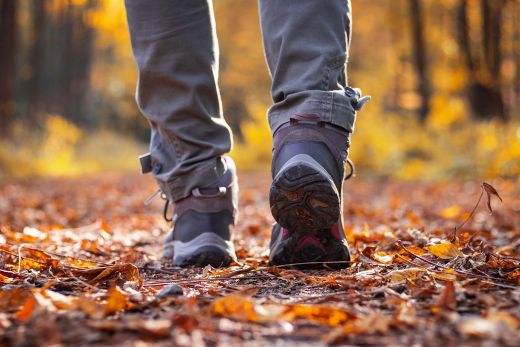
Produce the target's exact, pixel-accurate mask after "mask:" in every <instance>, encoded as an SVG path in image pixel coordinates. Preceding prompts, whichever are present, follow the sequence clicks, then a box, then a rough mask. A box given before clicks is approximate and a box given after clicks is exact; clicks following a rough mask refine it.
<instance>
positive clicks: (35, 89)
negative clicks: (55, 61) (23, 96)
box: [27, 0, 47, 121]
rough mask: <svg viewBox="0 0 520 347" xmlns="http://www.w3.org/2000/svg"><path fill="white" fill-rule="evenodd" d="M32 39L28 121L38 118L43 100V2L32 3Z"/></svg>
mask: <svg viewBox="0 0 520 347" xmlns="http://www.w3.org/2000/svg"><path fill="white" fill-rule="evenodd" d="M32 6H33V14H32V18H33V27H32V31H33V38H34V43H33V45H32V47H31V48H30V54H29V61H30V68H31V77H30V79H29V81H28V96H29V97H28V103H29V105H28V115H27V117H28V119H29V120H31V121H35V120H37V119H38V118H39V116H40V114H41V111H42V110H41V109H42V106H43V105H42V100H44V99H45V97H43V96H42V95H41V92H42V89H44V88H41V85H42V84H43V81H42V72H43V69H42V66H43V62H44V60H45V55H44V53H45V32H44V29H45V22H46V21H47V20H46V15H47V13H46V11H45V1H41V0H34V1H33V5H32Z"/></svg>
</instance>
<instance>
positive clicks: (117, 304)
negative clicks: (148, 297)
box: [104, 287, 128, 315]
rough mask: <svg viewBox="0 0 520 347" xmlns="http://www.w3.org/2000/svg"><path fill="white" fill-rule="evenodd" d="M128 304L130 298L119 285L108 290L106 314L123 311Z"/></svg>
mask: <svg viewBox="0 0 520 347" xmlns="http://www.w3.org/2000/svg"><path fill="white" fill-rule="evenodd" d="M127 305H128V299H127V297H126V295H125V292H123V291H122V290H121V289H120V288H119V287H112V288H110V289H109V290H108V299H107V303H106V305H105V310H104V312H105V315H110V314H113V313H117V312H119V311H123V310H124V309H125V308H126V307H127Z"/></svg>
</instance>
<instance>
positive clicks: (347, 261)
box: [259, 260, 353, 270]
mask: <svg viewBox="0 0 520 347" xmlns="http://www.w3.org/2000/svg"><path fill="white" fill-rule="evenodd" d="M350 263H353V261H351V260H336V261H309V262H304V263H291V264H283V265H275V266H261V267H259V269H261V270H267V269H271V268H273V267H277V268H284V267H293V266H302V265H327V264H350Z"/></svg>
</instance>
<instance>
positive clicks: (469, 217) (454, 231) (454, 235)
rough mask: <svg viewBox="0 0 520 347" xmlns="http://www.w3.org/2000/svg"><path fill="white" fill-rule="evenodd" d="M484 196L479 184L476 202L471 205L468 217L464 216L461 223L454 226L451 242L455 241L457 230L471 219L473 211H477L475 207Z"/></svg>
mask: <svg viewBox="0 0 520 347" xmlns="http://www.w3.org/2000/svg"><path fill="white" fill-rule="evenodd" d="M483 196H484V188H483V187H482V186H481V187H480V196H479V197H478V200H477V203H476V204H475V206H474V207H473V210H471V212H470V214H469V215H468V217H466V219H465V220H464V221H463V222H462V224H460V225H459V226H457V227H455V229H454V230H453V237H452V238H451V242H455V240H456V238H457V233H458V232H459V230H460V229H461V228H462V227H463V226H464V225H466V223H467V222H468V221H469V220H470V219H471V218H473V215H474V214H475V212H476V211H477V208H478V205H480V201H481V200H482V197H483Z"/></svg>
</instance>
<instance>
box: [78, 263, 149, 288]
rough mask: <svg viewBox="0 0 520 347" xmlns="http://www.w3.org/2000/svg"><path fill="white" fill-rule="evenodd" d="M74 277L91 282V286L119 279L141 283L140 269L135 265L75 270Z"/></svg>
mask: <svg viewBox="0 0 520 347" xmlns="http://www.w3.org/2000/svg"><path fill="white" fill-rule="evenodd" d="M71 272H72V274H74V276H81V277H84V278H86V279H87V280H89V283H90V284H97V283H99V282H101V281H106V280H108V279H119V280H121V281H124V282H126V281H132V282H141V281H142V279H141V277H140V275H139V269H138V268H137V266H135V265H134V264H119V265H113V266H102V267H98V268H86V269H73V270H71Z"/></svg>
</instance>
